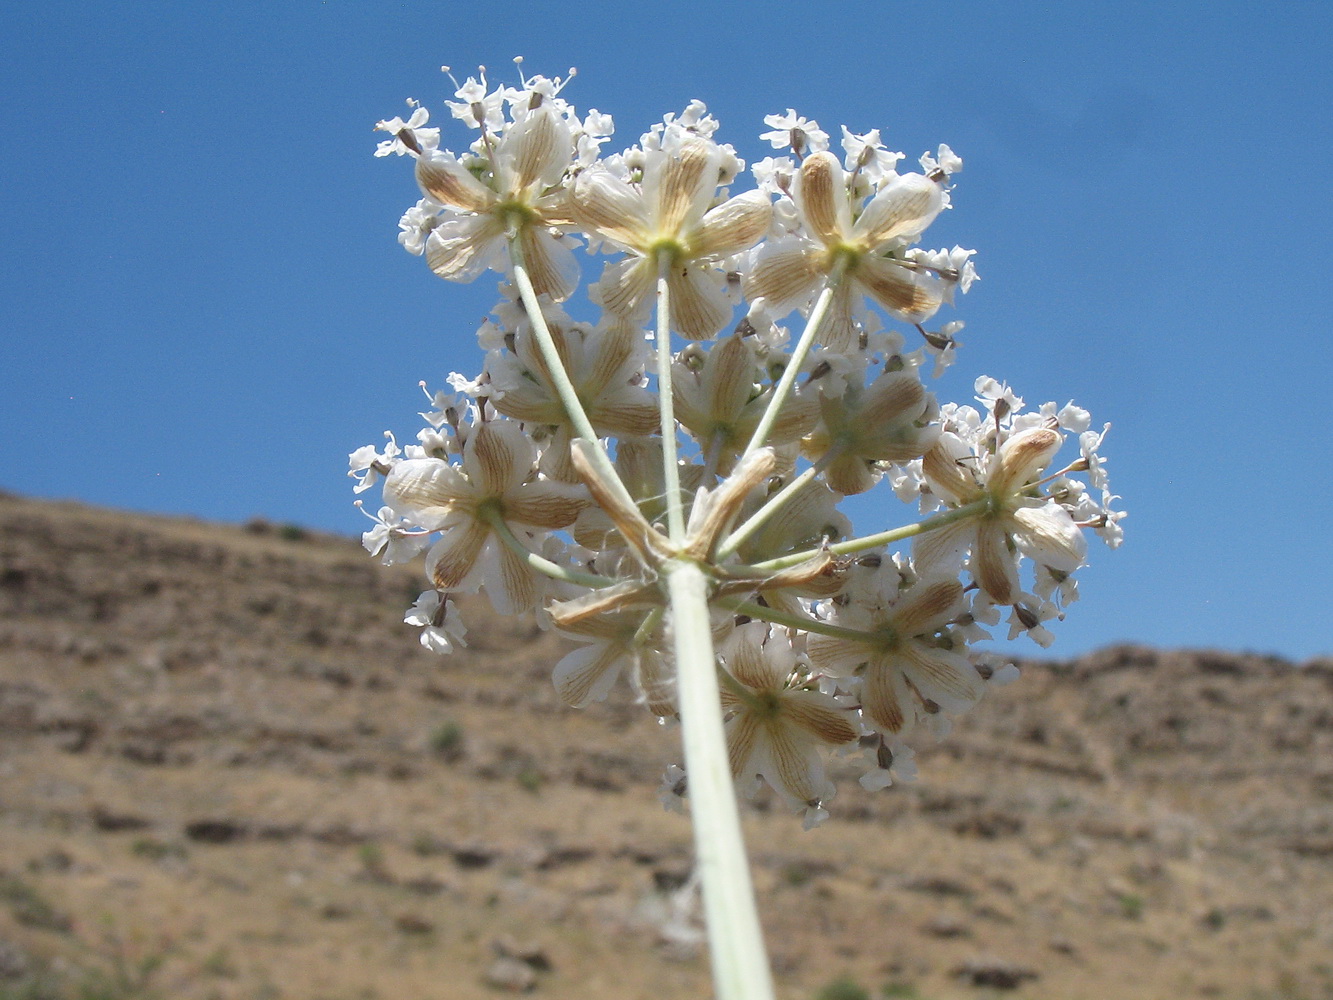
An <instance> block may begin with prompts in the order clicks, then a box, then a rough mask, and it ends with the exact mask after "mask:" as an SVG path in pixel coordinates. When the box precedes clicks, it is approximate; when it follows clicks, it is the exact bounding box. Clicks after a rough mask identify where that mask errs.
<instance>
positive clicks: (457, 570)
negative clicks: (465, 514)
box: [426, 517, 491, 592]
mask: <svg viewBox="0 0 1333 1000" xmlns="http://www.w3.org/2000/svg"><path fill="white" fill-rule="evenodd" d="M490 536H491V530H490V527H489V526H487V525H486V524H483V523H482V522H480V521H477V520H475V519H473V518H470V517H469V518H467V519H466V520H462V521H460V522H459V523H458V524H457V525H456V526H455V527H453V528H452V529H450V530H449V531H447V532H445V534H444V536H443V537H442V538H441V539H440V540H439V541H438V542H436V543H435V544H434V545H432V546H431V549H430V551H429V552H427V553H426V575H427V576H428V577H430V579H431V581H432V582H433V583H434V584H435V589H436V590H467V591H469V592H475V591H476V589H477V587H478V586H479V585H480V582H481V581H480V579H479V576H480V574H479V573H474V572H473V571H474V570H475V569H476V568H477V556H478V554H479V553H480V552H481V549H482V546H483V545H485V544H486V539H488V538H489V537H490Z"/></svg>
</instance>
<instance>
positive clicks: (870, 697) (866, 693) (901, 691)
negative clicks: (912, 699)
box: [861, 663, 914, 736]
mask: <svg viewBox="0 0 1333 1000" xmlns="http://www.w3.org/2000/svg"><path fill="white" fill-rule="evenodd" d="M907 703H908V702H907V686H906V685H905V684H904V683H903V682H902V678H901V675H900V674H899V672H898V670H897V668H896V667H894V666H892V665H891V664H888V663H875V664H872V665H871V667H870V669H869V670H867V671H866V673H865V681H864V683H863V684H862V685H861V711H862V712H863V713H864V714H865V717H866V718H867V719H869V720H870V722H871V723H872V724H873V725H874V726H875V728H876V729H878V730H879V731H880V732H883V733H891V734H893V735H895V736H896V735H898V734H900V733H902V732H904V731H905V730H906V729H907V727H908V725H909V724H910V723H911V722H913V721H914V720H913V718H912V717H911V716H909V714H908V710H907V709H906V708H905V705H906V704H907Z"/></svg>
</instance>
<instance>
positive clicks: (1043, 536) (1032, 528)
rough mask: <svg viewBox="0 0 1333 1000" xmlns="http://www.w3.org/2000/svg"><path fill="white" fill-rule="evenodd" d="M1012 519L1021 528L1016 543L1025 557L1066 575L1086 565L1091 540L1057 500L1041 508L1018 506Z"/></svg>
mask: <svg viewBox="0 0 1333 1000" xmlns="http://www.w3.org/2000/svg"><path fill="white" fill-rule="evenodd" d="M1012 517H1013V519H1014V520H1015V521H1016V522H1017V523H1018V526H1019V529H1020V530H1018V531H1016V532H1014V541H1015V542H1016V543H1017V544H1018V548H1019V551H1021V552H1022V553H1023V554H1024V555H1026V556H1028V557H1030V558H1031V559H1033V560H1034V561H1036V562H1039V563H1041V564H1042V565H1043V566H1050V567H1051V568H1052V569H1057V570H1060V571H1061V572H1064V573H1072V572H1073V571H1074V570H1076V569H1078V568H1079V567H1080V566H1082V565H1083V559H1084V557H1085V556H1086V555H1087V554H1088V540H1087V539H1086V538H1084V537H1083V532H1082V531H1080V530H1079V528H1078V525H1076V524H1075V523H1074V519H1073V518H1072V517H1070V515H1069V511H1067V510H1065V509H1064V508H1063V507H1061V506H1060V505H1059V504H1058V503H1056V502H1055V501H1054V500H1048V501H1047V502H1046V503H1044V504H1042V505H1041V506H1040V507H1019V508H1018V509H1017V510H1016V511H1014V512H1013V514H1012Z"/></svg>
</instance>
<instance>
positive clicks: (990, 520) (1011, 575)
mask: <svg viewBox="0 0 1333 1000" xmlns="http://www.w3.org/2000/svg"><path fill="white" fill-rule="evenodd" d="M968 568H969V569H970V570H971V572H972V577H973V579H975V580H976V581H977V584H978V585H979V586H980V587H981V589H982V590H984V591H985V592H986V593H987V594H989V595H990V597H991V600H993V601H994V602H995V603H996V604H1012V603H1013V602H1014V598H1015V597H1017V596H1018V594H1019V590H1020V588H1019V582H1018V560H1017V559H1016V558H1015V556H1014V553H1013V552H1011V551H1010V550H1009V532H1008V531H1006V530H1005V525H1004V524H1003V523H1002V521H1001V519H1000V518H996V517H986V518H983V519H982V520H981V521H980V522H979V523H978V524H977V541H976V544H975V545H974V546H973V548H972V558H971V559H970V560H969V561H968Z"/></svg>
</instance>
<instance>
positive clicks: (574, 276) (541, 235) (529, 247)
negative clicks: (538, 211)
mask: <svg viewBox="0 0 1333 1000" xmlns="http://www.w3.org/2000/svg"><path fill="white" fill-rule="evenodd" d="M518 239H519V243H520V245H521V246H522V249H523V263H524V265H525V266H526V268H527V271H528V280H530V281H531V282H532V288H533V291H535V292H536V293H537V294H538V295H549V296H550V297H551V300H552V301H554V302H563V301H565V299H567V298H569V296H570V295H571V294H572V293H573V291H574V289H575V288H577V287H578V283H579V265H578V261H577V260H575V259H574V252H573V251H572V250H570V248H569V247H567V246H565V245H564V244H563V243H561V242H560V241H559V239H557V238H556V236H555V235H554V234H553V233H551V231H550V230H548V229H546V228H545V227H544V226H541V225H537V224H534V225H528V226H523V227H522V228H521V229H520V230H519V233H518Z"/></svg>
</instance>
